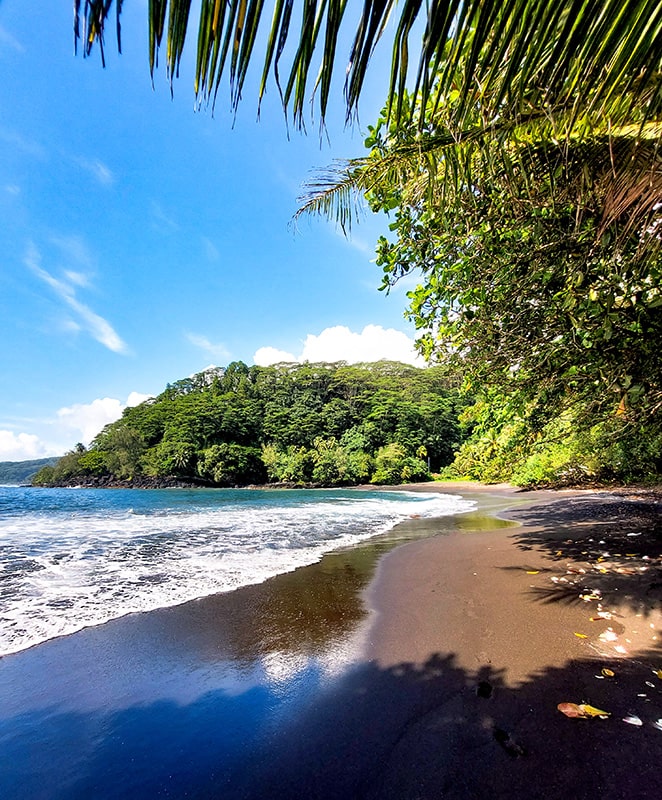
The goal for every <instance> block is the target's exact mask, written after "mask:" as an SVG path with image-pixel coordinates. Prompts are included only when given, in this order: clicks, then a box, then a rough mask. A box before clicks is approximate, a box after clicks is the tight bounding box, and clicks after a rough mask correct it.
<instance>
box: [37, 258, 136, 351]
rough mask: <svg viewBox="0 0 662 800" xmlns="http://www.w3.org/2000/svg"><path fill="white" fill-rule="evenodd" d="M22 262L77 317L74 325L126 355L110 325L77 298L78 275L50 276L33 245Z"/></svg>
mask: <svg viewBox="0 0 662 800" xmlns="http://www.w3.org/2000/svg"><path fill="white" fill-rule="evenodd" d="M24 262H25V265H26V266H27V267H28V268H29V269H30V270H31V271H32V272H33V273H34V274H35V275H36V276H37V277H38V278H39V279H40V280H42V281H43V282H44V283H45V284H46V285H47V286H48V287H50V288H51V289H52V290H53V292H54V293H55V294H56V295H57V296H58V297H59V298H60V300H62V302H63V303H64V304H65V305H66V306H67V307H68V308H69V309H70V310H71V311H73V312H74V314H75V316H76V317H77V320H76V324H78V325H80V327H81V328H82V329H84V330H86V331H87V332H88V333H89V334H90V335H91V336H92V337H93V338H94V339H96V341H97V342H99V343H100V344H102V345H103V346H104V347H107V348H108V349H109V350H112V351H113V352H114V353H126V352H127V351H128V348H127V346H126V344H125V342H124V341H122V339H121V338H120V336H119V335H118V334H117V333H116V331H115V330H114V328H113V327H112V325H111V324H110V323H109V322H108V321H107V320H105V319H104V318H103V317H101V316H100V315H99V314H97V313H96V312H95V311H93V310H92V309H91V308H90V307H89V306H87V305H85V304H84V303H82V302H81V301H80V300H79V299H78V298H77V296H76V287H81V286H82V285H83V279H82V276H81V275H80V274H79V273H77V272H73V273H72V274H73V275H74V278H75V280H72V279H71V276H69V277H67V275H66V272H65V278H64V279H60V278H56V277H55V276H54V275H51V273H50V272H47V271H46V270H45V269H43V267H42V266H41V254H40V253H39V251H38V250H37V248H36V247H35V245H34V244H30V245H29V247H28V252H27V254H26V256H25V259H24Z"/></svg>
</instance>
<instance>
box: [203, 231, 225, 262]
mask: <svg viewBox="0 0 662 800" xmlns="http://www.w3.org/2000/svg"><path fill="white" fill-rule="evenodd" d="M202 247H203V250H204V253H205V257H206V258H207V260H208V261H218V259H219V258H220V257H221V254H220V253H219V251H218V247H216V245H215V244H214V243H213V242H212V240H211V239H208V238H207V237H206V236H203V237H202Z"/></svg>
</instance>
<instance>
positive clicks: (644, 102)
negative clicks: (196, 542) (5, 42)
mask: <svg viewBox="0 0 662 800" xmlns="http://www.w3.org/2000/svg"><path fill="white" fill-rule="evenodd" d="M112 5H113V3H112V2H97V1H96V0H86V2H85V3H84V4H83V8H84V13H83V22H84V24H83V36H82V39H83V41H84V42H85V48H84V49H85V52H86V53H87V54H89V52H90V51H91V49H92V47H93V46H94V44H95V42H98V43H99V45H102V44H103V33H104V26H105V23H107V21H108V20H109V19H110V9H111V7H112ZM189 6H190V4H189V3H188V2H187V1H186V0H168V2H160V3H153V4H150V8H149V17H148V18H149V25H150V66H151V68H152V70H153V68H154V65H155V63H156V54H157V52H158V49H159V46H160V43H161V40H162V38H165V40H166V42H167V48H166V49H167V59H166V60H167V64H168V68H169V75H170V76H171V79H172V77H173V76H174V75H176V74H177V71H178V66H179V62H180V59H181V55H182V51H183V47H184V43H185V41H186V38H187V30H188V18H189V17H188V11H189ZM80 7H81V3H80V2H78V0H77V2H76V3H75V4H74V8H75V10H76V24H75V30H76V35H78V33H79V22H80V20H79V19H78V16H79V14H78V12H79V9H80ZM166 7H167V8H168V9H169V14H168V20H167V22H166ZM249 8H250V10H249V11H248V12H247V16H246V15H244V13H243V11H244V10H245V9H246V4H245V3H244V2H243V0H229V2H228V4H227V5H226V4H219V3H217V2H215V0H206V1H205V2H203V3H202V4H201V15H200V20H199V25H198V48H197V60H196V73H195V74H196V79H195V88H196V94H197V96H198V98H199V99H200V100H202V101H206V100H209V101H212V102H213V101H214V100H215V98H216V94H217V92H218V90H219V86H220V82H221V78H222V77H223V76H224V75H226V74H228V73H229V79H230V87H231V99H232V103H231V105H232V107H233V108H236V106H237V104H238V103H239V100H240V98H241V96H242V87H243V83H244V79H245V77H246V74H247V69H248V66H249V64H250V63H254V62H255V60H256V58H257V59H259V62H258V63H260V64H261V65H262V67H263V70H262V80H261V81H260V84H259V86H260V88H259V97H260V99H261V97H262V95H263V93H264V91H265V88H266V85H267V83H268V75H269V72H270V70H271V68H273V69H274V73H275V79H276V83H277V85H278V88H279V89H280V90H281V92H280V94H281V99H282V101H283V105H284V108H285V109H286V110H287V111H289V112H291V114H292V117H293V119H294V121H295V122H296V123H297V124H298V125H300V126H301V125H303V109H304V107H305V100H306V92H307V87H308V88H309V87H310V85H311V83H312V76H311V72H317V69H318V64H317V62H315V59H314V58H313V56H314V54H315V53H318V54H319V53H320V51H321V63H320V67H319V72H318V78H317V81H316V83H315V87H316V89H318V92H317V101H318V103H319V112H320V118H321V120H322V121H323V119H324V115H325V112H326V108H327V101H328V98H329V90H330V87H331V78H332V74H333V69H334V65H335V64H336V62H337V60H338V58H341V57H342V56H340V55H339V54H338V53H339V51H338V45H339V43H340V41H341V38H342V37H340V38H339V31H340V28H341V23H342V22H343V21H344V20H346V21H347V22H348V24H349V25H350V30H351V29H352V28H353V29H354V30H355V35H354V37H353V39H352V44H351V48H350V54H349V58H348V63H347V65H346V76H347V78H346V83H345V98H346V103H347V112H348V115H349V116H351V115H352V114H353V112H354V111H355V110H356V108H357V103H358V98H359V96H360V94H361V91H362V87H363V85H364V78H365V75H366V70H367V67H368V63H369V61H370V57H371V55H372V53H373V50H374V47H375V44H376V42H377V40H378V39H379V38H380V37H381V36H382V34H384V35H385V36H388V37H390V39H391V44H392V51H391V52H392V64H391V70H390V83H389V87H388V90H387V91H386V98H385V101H386V108H385V111H384V114H383V116H382V118H381V119H380V120H379V121H378V123H377V124H376V126H375V127H374V128H371V129H370V131H369V136H368V139H367V142H366V145H367V148H368V150H369V154H368V156H367V157H365V158H362V159H355V160H353V161H350V162H348V163H346V164H340V165H337V164H336V165H333V166H332V168H330V169H329V170H328V172H326V173H325V174H323V175H322V176H321V177H320V178H319V179H318V180H317V181H316V182H315V183H314V184H313V185H312V186H311V187H310V193H309V195H308V197H307V198H306V199H305V203H304V207H303V208H304V210H306V211H313V212H319V213H322V214H325V215H327V216H331V217H332V218H335V219H336V220H337V221H338V222H339V224H340V225H341V227H343V228H347V227H348V226H349V225H350V224H351V221H352V219H353V216H354V207H353V203H352V197H353V194H352V193H353V192H355V193H357V194H358V196H359V197H360V198H364V199H365V200H367V202H368V203H369V204H370V205H371V207H372V208H373V209H374V210H378V211H385V212H386V213H389V214H390V215H391V229H392V231H393V236H392V237H390V238H388V239H383V240H382V241H381V242H380V243H379V245H378V263H379V264H380V265H381V266H382V267H383V270H384V288H386V289H388V288H390V287H391V286H392V285H393V284H394V283H395V282H397V281H398V280H399V279H400V278H402V277H403V276H408V277H411V276H412V275H416V276H417V277H418V278H419V284H418V286H417V287H416V288H415V289H414V290H413V291H412V292H410V294H409V297H410V306H409V314H410V317H411V319H412V320H413V321H414V322H415V324H416V326H417V327H418V329H419V331H420V340H419V345H420V348H421V350H422V352H423V353H424V354H425V355H426V356H427V357H428V358H429V359H430V360H431V361H432V362H433V363H434V362H438V363H443V364H444V365H446V366H448V368H449V369H453V368H454V370H455V374H456V375H459V376H461V377H462V379H463V381H464V388H465V390H466V391H467V393H468V395H470V396H471V397H473V399H474V400H475V404H474V405H473V406H472V407H471V408H470V409H468V410H466V412H465V414H464V418H463V419H464V422H465V423H466V425H467V426H469V427H472V430H473V432H472V434H471V437H470V438H469V439H468V440H467V441H465V443H464V444H463V445H462V447H461V448H460V450H459V452H458V454H457V457H456V459H455V462H454V466H453V468H452V470H451V474H455V475H459V476H469V477H474V478H479V479H482V480H486V481H493V480H500V479H509V480H513V481H515V482H519V483H524V484H531V483H537V484H539V483H563V482H566V483H576V482H581V481H584V480H596V479H597V480H603V479H616V480H641V479H650V480H654V479H656V477H657V478H659V476H660V474H661V473H662V422H661V421H660V410H661V409H662V346H661V345H662V291H661V285H662V261H661V253H662V248H661V245H662V147H661V145H662V2H660V0H498V1H497V0H449V1H448V2H439V3H421V2H420V0H403V2H401V3H398V4H397V6H396V3H395V2H394V0H385V1H384V2H376V1H375V2H373V0H366V2H365V3H363V4H361V3H359V4H356V5H352V4H345V3H340V4H337V3H326V2H324V0H311V2H302V3H298V2H296V0H293V1H292V2H288V3H282V2H280V0H277V2H276V3H275V7H274V12H273V16H272V17H271V23H270V27H269V28H268V30H269V34H268V36H267V37H266V38H265V39H264V40H263V39H261V38H260V37H259V36H257V35H256V34H257V30H258V24H259V21H260V18H261V16H262V13H263V11H264V13H267V14H268V13H269V12H268V10H267V9H265V6H264V4H263V3H261V2H256V3H251V4H249ZM116 10H117V12H118V14H119V13H120V11H121V3H117V4H116ZM294 11H297V12H300V20H301V24H300V25H290V22H291V20H292V18H293V17H292V15H293V12H294ZM226 12H227V13H226ZM391 14H393V17H394V18H395V24H394V25H391V26H388V27H387V26H386V20H387V19H388V17H389V15H391ZM295 16H296V15H295ZM247 19H250V24H248V23H247V22H246V20H247ZM423 23H424V24H423ZM419 33H422V38H421V40H420V44H419V45H418V46H416V45H413V46H412V42H411V40H412V38H413V37H414V36H418V35H419ZM288 38H289V39H290V42H291V43H292V44H293V45H295V46H293V47H292V48H288V47H285V44H286V43H287V41H288ZM231 43H232V47H230V46H231ZM262 43H265V44H266V52H265V53H264V58H263V59H262V57H261V54H260V53H259V52H258V54H257V55H255V53H256V52H257V51H258V50H259V47H257V45H259V44H262ZM316 46H317V50H316ZM230 50H231V52H232V56H231V58H226V56H227V55H228V53H229V52H230ZM287 53H291V54H293V55H292V57H291V58H290V57H289V56H287V55H285V54H287ZM410 55H411V57H412V61H411V62H410ZM281 57H283V60H282V61H281ZM414 59H417V60H418V63H417V65H416V66H415V67H414V68H412V67H413V60H414ZM279 65H280V74H281V75H282V76H283V78H285V76H286V75H287V78H286V80H284V81H283V83H281V82H280V79H279ZM354 196H355V195H354ZM308 447H309V446H308ZM372 455H373V456H375V455H376V454H375V452H373V453H372ZM267 460H268V457H267ZM377 472H378V470H377Z"/></svg>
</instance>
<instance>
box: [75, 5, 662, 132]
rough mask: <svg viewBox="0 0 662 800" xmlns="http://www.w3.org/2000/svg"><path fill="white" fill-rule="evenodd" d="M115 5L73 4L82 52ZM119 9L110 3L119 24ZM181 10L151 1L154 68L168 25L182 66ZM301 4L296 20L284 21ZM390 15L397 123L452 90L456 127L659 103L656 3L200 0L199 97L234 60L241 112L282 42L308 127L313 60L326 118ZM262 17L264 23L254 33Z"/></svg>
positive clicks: (349, 92) (390, 95) (392, 104)
mask: <svg viewBox="0 0 662 800" xmlns="http://www.w3.org/2000/svg"><path fill="white" fill-rule="evenodd" d="M112 5H113V2H112V0H75V1H74V31H75V37H76V40H77V39H78V38H82V39H83V41H84V48H83V52H84V54H85V55H89V54H90V52H91V49H92V46H93V44H94V43H95V42H97V43H98V44H99V47H100V48H101V51H102V56H103V45H104V32H105V26H106V23H107V21H108V19H109V16H110V13H111V7H112ZM121 7H122V3H121V1H120V0H117V2H116V3H115V8H116V23H117V29H118V34H119V30H120V29H119V14H120V13H121ZM81 9H82V20H83V25H82V29H83V31H82V34H81ZM189 10H190V0H150V2H149V6H148V15H149V17H148V22H149V27H150V44H149V58H150V67H151V68H152V69H154V67H155V65H156V63H157V55H158V50H159V48H160V46H161V43H162V38H163V35H164V34H165V36H166V49H167V53H166V67H167V70H168V74H169V75H170V76H171V77H173V76H176V75H177V69H178V65H179V61H180V59H181V55H182V52H183V48H184V44H185V40H186V37H187V35H188V17H189ZM297 10H298V11H299V12H300V19H301V24H300V26H299V27H298V29H297V28H296V27H295V26H293V25H291V20H292V16H293V14H294V13H295V12H296V11H297ZM167 11H168V13H167V31H166V30H165V27H166V12H167ZM396 11H397V15H398V18H397V20H396V22H395V26H394V31H393V34H392V40H393V41H392V57H391V72H390V80H389V85H388V90H387V87H385V95H386V100H387V103H388V106H389V109H390V110H391V113H392V114H393V115H394V116H395V118H396V119H401V118H403V117H404V116H407V117H408V118H412V117H416V118H417V119H418V122H419V124H421V125H422V124H424V120H425V119H426V117H427V114H428V112H429V111H430V108H432V109H436V108H438V107H439V105H440V104H441V103H443V102H444V101H445V100H446V99H447V98H448V97H449V95H451V94H455V95H456V96H457V102H456V103H455V109H456V112H455V126H456V127H459V128H461V127H462V126H463V122H464V121H465V119H466V116H467V114H468V115H471V113H472V109H473V108H475V105H476V103H477V102H480V103H481V106H482V109H483V115H484V118H485V121H486V122H487V121H490V120H491V121H493V120H495V119H498V118H500V117H502V116H504V115H509V116H517V115H519V114H525V113H527V112H528V111H530V110H531V108H532V107H538V108H541V107H547V108H549V109H556V108H567V107H568V105H572V106H573V107H574V108H575V109H577V112H578V113H584V111H586V110H590V111H591V112H592V113H595V114H600V115H602V116H608V115H611V114H613V113H614V109H616V110H617V111H618V110H620V111H623V104H622V103H621V102H620V97H621V95H622V94H623V92H626V93H627V94H628V97H629V100H630V103H629V113H630V114H631V113H632V110H633V109H634V108H636V110H637V113H638V114H639V115H640V116H642V117H643V118H644V119H651V118H653V117H655V116H656V115H657V114H659V112H660V109H661V108H662V92H661V91H659V90H658V91H656V92H655V93H653V94H651V93H650V92H649V86H648V85H649V83H650V81H651V79H653V78H654V77H655V75H656V74H658V73H659V72H660V71H661V70H662V2H661V1H660V0H431V2H429V3H426V4H424V3H423V2H422V0H403V2H402V3H401V4H400V5H399V6H398V7H397V10H396V6H395V0H364V2H363V4H362V7H360V8H358V7H357V6H355V5H352V6H351V7H350V6H349V4H348V3H347V1H346V0H298V2H296V3H295V1H294V0H274V4H273V11H272V14H271V21H270V22H265V21H264V20H263V17H265V4H264V2H263V0H250V2H249V0H203V2H202V4H201V14H200V20H199V25H198V63H197V72H196V91H197V92H198V95H199V99H200V100H210V99H212V98H213V97H214V95H215V93H216V92H217V91H218V86H219V84H220V82H221V79H222V77H223V75H225V74H226V70H228V69H229V75H228V77H229V84H230V92H231V105H232V107H233V108H234V109H236V107H237V105H238V103H239V102H240V99H241V94H242V87H243V84H244V79H245V76H246V73H247V70H248V68H249V66H250V64H251V63H252V62H255V61H256V59H257V60H258V64H259V63H261V64H262V79H261V81H260V88H259V97H260V98H261V97H262V96H263V95H264V92H265V90H266V87H267V84H268V75H269V72H270V71H271V70H273V74H274V79H275V82H276V84H277V85H280V84H281V79H280V77H279V69H282V68H283V64H282V63H281V62H282V61H283V59H284V53H285V49H286V48H285V45H286V44H287V43H288V42H291V43H292V44H293V45H294V47H293V48H289V49H290V50H291V51H292V53H293V54H292V55H290V57H289V59H290V60H289V63H288V65H287V67H286V69H285V71H286V73H287V78H286V80H285V81H284V83H285V86H286V87H287V88H286V90H285V91H284V92H283V93H282V96H283V102H284V104H285V106H286V108H287V107H288V106H289V107H291V108H292V110H293V112H294V116H295V118H296V119H297V121H298V124H301V125H302V124H303V119H302V116H301V112H302V109H303V107H304V97H305V95H306V92H307V87H308V86H309V85H310V81H309V76H310V72H311V70H314V71H315V72H316V73H317V75H318V77H317V79H316V82H315V86H319V87H320V92H319V109H320V115H321V119H322V121H323V119H324V115H325V113H326V110H327V105H328V101H329V92H330V87H331V76H332V74H333V71H334V68H335V66H336V63H337V62H338V61H341V62H345V64H346V72H347V79H346V83H345V98H346V105H347V113H348V115H352V114H353V113H354V112H355V111H356V109H357V107H358V103H359V98H360V96H361V93H362V91H363V86H364V83H365V78H366V75H367V72H368V68H369V62H370V59H371V56H372V53H373V51H374V49H375V46H376V44H377V42H378V41H379V40H380V38H381V37H382V36H383V34H384V30H385V26H386V23H387V21H388V19H389V16H390V15H391V14H395V13H396ZM419 19H422V20H423V21H424V31H423V36H422V40H421V41H420V42H413V43H412V37H413V36H414V35H415V34H414V31H415V30H416V29H417V26H416V24H415V23H416V22H417V20H419ZM261 23H263V24H265V25H268V26H269V27H268V30H265V32H266V36H265V37H261V38H260V37H258V35H257V33H258V30H259V27H260V24H261ZM344 24H346V25H347V26H349V27H348V30H351V29H353V30H354V34H353V41H352V45H351V48H350V51H349V53H348V54H342V53H338V40H339V34H340V30H341V26H342V25H344ZM322 30H323V31H324V35H323V36H322V37H320V36H319V33H320V31H322ZM258 41H260V42H262V43H263V46H264V52H263V54H262V55H256V53H255V50H256V45H257V43H258ZM220 42H223V43H224V45H223V47H222V52H223V53H227V52H229V53H231V57H230V60H229V61H230V63H229V66H228V64H227V59H226V58H225V57H224V56H223V57H220V56H219V46H220ZM318 51H319V53H318ZM316 54H318V55H319V60H317V55H316ZM410 54H411V55H414V56H415V58H416V60H417V62H418V64H417V67H416V69H415V78H414V81H413V87H412V91H411V93H410V97H412V98H416V99H415V100H412V102H411V103H410V104H409V105H407V103H405V101H404V98H405V96H406V95H405V91H404V89H405V87H407V85H408V81H409V75H410V73H411V72H412V68H413V59H412V58H411V57H410ZM430 104H431V106H430V107H429V105H430Z"/></svg>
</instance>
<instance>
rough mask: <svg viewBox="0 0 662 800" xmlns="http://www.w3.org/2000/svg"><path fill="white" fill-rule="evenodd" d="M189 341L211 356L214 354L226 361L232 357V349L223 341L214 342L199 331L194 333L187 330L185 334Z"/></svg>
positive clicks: (218, 358) (215, 356)
mask: <svg viewBox="0 0 662 800" xmlns="http://www.w3.org/2000/svg"><path fill="white" fill-rule="evenodd" d="M184 335H185V336H186V339H187V341H189V342H190V343H191V344H192V345H193V346H194V347H198V348H199V349H200V350H202V351H204V352H205V353H208V354H209V355H210V356H213V357H214V358H215V359H217V360H218V361H224V360H227V359H228V358H230V355H231V353H230V351H229V350H228V349H227V347H226V346H225V345H224V344H223V343H222V342H212V341H211V340H210V339H208V338H207V337H206V336H203V335H202V334H199V333H192V332H190V331H187V332H186V333H185V334H184Z"/></svg>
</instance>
